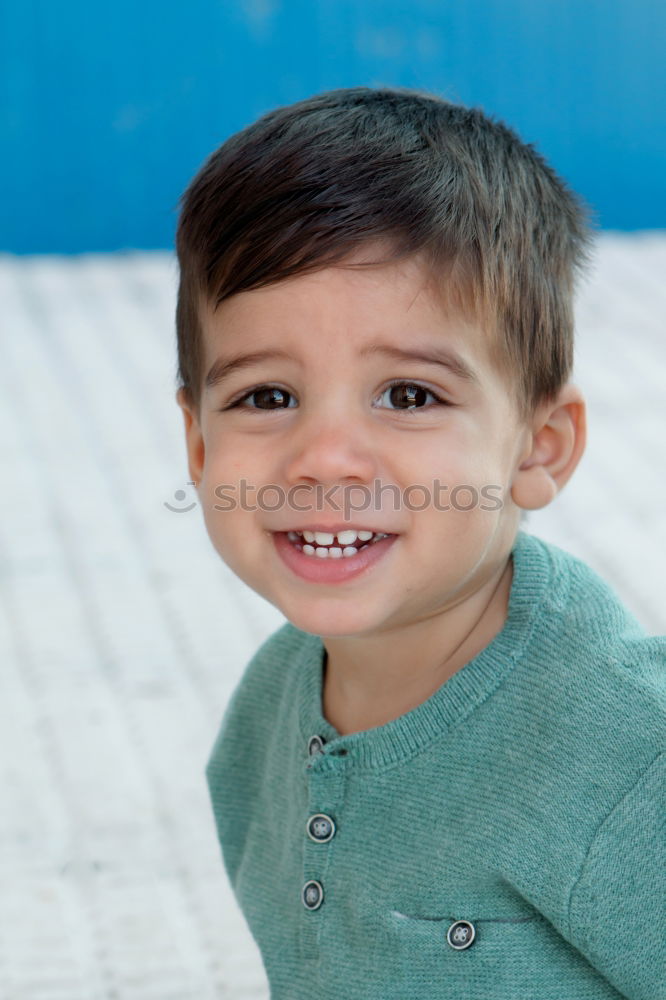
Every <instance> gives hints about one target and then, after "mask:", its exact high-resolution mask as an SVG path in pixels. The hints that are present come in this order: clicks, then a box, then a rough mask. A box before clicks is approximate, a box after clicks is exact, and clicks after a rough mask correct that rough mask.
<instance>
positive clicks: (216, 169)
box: [176, 87, 593, 417]
mask: <svg viewBox="0 0 666 1000" xmlns="http://www.w3.org/2000/svg"><path fill="white" fill-rule="evenodd" d="M180 204H181V213H180V218H179V222H178V228H177V233H176V250H177V254H178V262H179V265H180V286H179V290H178V303H177V309H176V331H177V341H178V381H179V387H180V388H182V389H183V391H184V395H185V398H186V400H187V402H188V403H189V404H190V405H191V406H192V407H194V409H195V410H196V412H197V413H198V412H199V408H200V402H201V391H202V385H201V383H202V380H203V377H204V372H203V371H202V365H203V340H202V336H203V335H202V329H201V322H200V317H199V307H200V303H201V301H202V299H203V301H208V302H209V303H211V304H212V305H213V307H216V306H217V305H218V304H219V303H221V302H222V301H223V300H224V299H226V298H228V297H229V296H231V295H234V294H235V293H237V292H241V291H247V290H249V289H253V288H259V287H261V286H263V285H268V284H271V283H273V282H276V281H280V280H281V279H284V278H287V277H289V276H291V275H295V274H298V273H301V272H303V273H304V272H306V271H313V270H318V269H320V268H323V267H325V266H327V265H331V264H334V263H338V262H340V261H341V260H343V259H344V258H345V257H346V256H348V255H349V254H350V253H351V252H352V251H354V250H356V249H358V248H360V247H362V246H363V245H365V244H369V243H371V242H374V241H375V240H377V239H381V240H387V241H388V243H389V245H390V247H391V248H392V249H391V253H390V255H389V256H388V257H387V258H386V260H396V259H398V258H402V257H405V256H409V255H412V254H416V253H417V252H422V253H424V254H425V255H426V258H427V259H428V261H429V262H430V264H431V267H432V269H433V274H434V275H435V276H436V277H438V278H440V279H441V281H440V287H442V288H446V292H447V297H448V300H449V301H451V302H455V304H456V305H457V306H458V307H460V308H466V309H467V310H468V311H472V312H473V313H474V314H475V316H476V317H477V318H479V319H481V320H482V321H483V322H484V324H485V325H486V326H487V327H488V328H489V329H491V330H492V332H493V334H494V335H493V337H492V339H491V342H490V343H491V350H492V353H493V357H494V359H495V360H496V363H497V364H498V367H499V368H500V370H501V371H502V372H503V373H505V374H506V376H507V381H508V382H509V383H510V384H511V385H512V386H513V387H514V389H515V392H514V394H515V399H516V402H517V404H518V408H519V411H520V415H521V417H527V416H528V415H529V414H530V413H532V412H533V410H534V408H535V407H536V406H537V405H538V404H539V403H540V402H541V401H543V400H550V399H553V398H555V396H556V395H557V393H558V391H559V389H560V388H561V387H562V386H563V385H564V384H565V383H566V381H567V380H568V378H569V377H570V374H571V370H572V367H573V328H574V316H573V297H574V287H575V281H576V278H577V272H579V271H582V270H583V269H584V268H585V265H586V264H587V263H588V260H589V251H590V248H591V246H592V242H593V239H592V230H591V228H590V223H589V220H590V215H591V213H590V210H589V208H588V206H586V205H585V204H584V202H583V201H582V200H581V199H580V198H579V197H578V196H577V195H576V194H575V193H574V192H573V191H571V190H570V189H569V188H568V187H567V185H566V184H565V182H564V181H563V180H562V179H561V178H560V177H558V175H557V174H556V173H555V172H554V171H553V170H552V168H551V167H550V166H549V165H548V164H547V163H546V161H545V160H544V159H543V157H542V156H541V155H540V154H539V153H538V152H537V151H536V150H535V148H534V146H532V145H531V144H526V143H524V142H522V141H521V139H520V138H519V137H518V135H517V134H516V133H515V132H514V131H512V130H511V129H510V128H508V127H507V126H506V125H505V124H503V123H502V122H500V121H497V120H492V119H491V118H490V117H489V116H487V115H486V114H484V112H483V111H481V110H480V109H478V108H467V107H464V106H462V105H459V104H452V103H450V102H448V101H446V100H443V99H442V98H440V97H438V96H435V95H434V94H430V93H425V92H422V91H414V90H408V89H404V88H379V89H373V88H369V87H352V88H347V89H341V90H332V91H328V92H326V93H323V94H318V95H316V96H314V97H310V98H308V99H307V100H303V101H298V102H297V103H295V104H291V105H289V106H287V107H281V108H277V109H276V110H274V111H270V112H269V113H268V114H265V115H263V116H262V117H261V118H259V119H258V120H257V121H256V122H254V123H253V124H252V125H249V126H248V127H247V128H245V129H243V130H242V131H240V132H237V133H236V134H235V135H232V136H231V137H230V138H229V139H227V141H226V142H224V143H223V144H222V145H221V146H220V147H219V149H217V150H216V151H215V152H214V153H213V154H212V155H211V156H210V157H209V158H208V159H207V160H206V162H205V163H204V165H203V166H202V168H201V169H200V171H199V173H198V174H197V175H196V176H195V177H194V179H193V180H192V182H191V184H190V185H189V187H188V188H187V190H186V191H185V192H184V194H183V196H182V198H181V200H180ZM361 266H362V265H361Z"/></svg>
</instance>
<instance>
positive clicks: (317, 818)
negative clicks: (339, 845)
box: [305, 813, 335, 844]
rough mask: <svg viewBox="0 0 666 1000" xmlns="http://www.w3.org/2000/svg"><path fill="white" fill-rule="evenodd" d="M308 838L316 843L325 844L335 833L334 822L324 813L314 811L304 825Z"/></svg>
mask: <svg viewBox="0 0 666 1000" xmlns="http://www.w3.org/2000/svg"><path fill="white" fill-rule="evenodd" d="M305 829H306V831H307V835H308V837H309V838H310V840H314V841H315V843H317V844H325V843H326V842H327V841H328V840H331V838H332V837H333V836H334V835H335V823H334V822H333V820H332V819H331V817H330V816H327V815H326V813H315V814H314V816H310V819H309V820H308V821H307V823H306V825H305Z"/></svg>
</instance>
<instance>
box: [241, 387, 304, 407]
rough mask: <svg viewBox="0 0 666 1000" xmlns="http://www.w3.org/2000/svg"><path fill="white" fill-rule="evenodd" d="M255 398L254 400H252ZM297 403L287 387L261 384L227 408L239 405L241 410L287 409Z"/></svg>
mask: <svg viewBox="0 0 666 1000" xmlns="http://www.w3.org/2000/svg"><path fill="white" fill-rule="evenodd" d="M251 400H253V402H250V401H251ZM292 404H293V405H296V399H295V397H294V396H292V394H291V393H290V392H287V390H286V389H280V388H278V386H276V385H260V386H258V387H257V388H256V389H253V390H252V392H246V393H245V395H244V396H242V397H241V398H240V399H238V400H236V402H235V403H232V404H231V405H230V406H228V407H227V409H230V410H231V409H234V407H237V408H238V409H241V410H286V409H288V408H291V407H292Z"/></svg>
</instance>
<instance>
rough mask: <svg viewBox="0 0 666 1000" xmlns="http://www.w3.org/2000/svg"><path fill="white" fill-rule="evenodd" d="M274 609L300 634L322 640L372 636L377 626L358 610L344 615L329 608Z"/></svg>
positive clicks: (279, 607) (342, 612)
mask: <svg viewBox="0 0 666 1000" xmlns="http://www.w3.org/2000/svg"><path fill="white" fill-rule="evenodd" d="M329 604H330V602H329ZM276 607H278V610H279V611H281V612H282V614H283V615H284V616H285V618H286V619H287V621H289V622H291V624H292V625H294V626H295V627H296V628H297V629H300V631H301V632H309V633H310V635H318V636H320V637H321V638H322V639H343V638H359V637H361V636H363V635H370V634H372V633H373V632H374V631H375V628H376V626H377V623H376V622H372V621H370V620H369V617H368V615H367V613H365V614H363V613H361V614H359V609H358V608H350V609H349V613H346V611H344V610H338V611H337V612H336V611H335V610H334V609H332V608H331V607H330V606H329V607H328V608H322V609H320V610H317V609H314V608H309V609H305V608H298V609H297V608H293V607H291V608H286V607H283V606H280V605H276Z"/></svg>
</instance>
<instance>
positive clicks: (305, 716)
mask: <svg viewBox="0 0 666 1000" xmlns="http://www.w3.org/2000/svg"><path fill="white" fill-rule="evenodd" d="M511 557H512V559H513V578H512V581H511V591H510V594H509V606H508V610H507V618H506V621H505V623H504V626H503V628H502V629H501V631H500V632H498V633H497V635H496V636H494V638H493V639H492V640H491V641H490V643H489V644H488V645H487V646H485V647H484V649H482V650H481V652H480V653H478V654H477V655H476V656H475V657H474V658H473V659H472V660H470V661H469V662H468V663H466V664H465V666H464V667H461V668H460V669H459V670H458V671H456V673H455V674H453V676H451V677H449V678H448V680H446V681H445V682H444V683H443V684H442V685H441V687H439V688H438V689H437V690H436V691H435V692H434V694H432V695H431V696H430V697H429V698H428V699H427V700H426V701H424V702H422V703H421V704H420V705H418V706H417V707H416V708H413V709H411V710H410V711H409V712H406V713H405V714H404V715H401V716H399V717H398V718H397V719H392V720H391V721H390V722H387V723H385V724H384V725H382V726H377V727H375V728H372V729H366V730H362V731H360V732H356V733H349V734H347V735H344V736H341V735H340V734H339V733H338V731H337V730H336V729H335V728H334V727H333V726H332V725H331V724H330V723H329V722H328V720H327V719H326V718H324V715H323V710H322V694H323V690H322V689H323V664H324V652H325V650H324V644H323V642H322V639H321V637H320V636H316V635H311V634H309V633H304V635H305V636H306V641H305V642H304V643H303V648H302V653H301V662H300V663H299V664H298V667H297V673H298V676H299V677H300V678H301V679H302V683H301V685H300V687H299V720H300V728H301V736H302V738H303V745H304V746H307V743H308V741H309V740H310V738H311V737H312V736H320V737H321V738H322V739H323V740H324V741H325V746H324V756H331V757H336V758H337V757H338V756H340V757H341V758H342V759H341V760H340V761H339V762H336V767H339V766H340V765H341V764H342V763H343V761H344V762H345V766H353V767H355V768H358V767H360V768H362V769H367V768H381V767H385V766H390V765H392V764H395V763H397V762H399V761H401V760H406V759H408V758H409V757H412V756H414V755H415V754H417V753H419V752H421V751H422V750H423V749H425V748H426V747H427V746H428V745H429V744H430V743H432V742H433V741H434V740H436V739H437V738H438V737H440V736H442V735H443V734H444V733H445V732H446V731H447V730H450V729H452V728H453V727H454V726H455V725H457V724H458V723H459V722H461V721H462V720H463V719H464V718H465V717H466V716H467V715H469V713H470V712H472V711H473V710H474V709H475V708H476V707H477V706H478V705H480V704H481V703H482V702H483V701H485V700H486V699H487V698H489V697H490V696H491V695H492V694H493V692H494V691H495V690H496V688H498V687H499V685H500V684H502V683H503V681H504V680H505V679H506V677H507V676H508V674H509V673H510V671H511V670H512V668H513V667H514V666H515V664H516V663H517V662H518V661H519V660H520V659H521V657H522V656H523V653H524V651H525V649H526V647H527V646H528V644H529V641H530V638H531V636H532V632H533V630H534V625H535V622H536V620H537V618H538V617H539V613H540V609H541V605H542V603H543V600H544V597H545V596H546V595H547V594H548V593H549V590H550V584H551V582H552V579H553V577H554V575H555V574H554V567H553V558H552V554H551V552H550V549H549V546H548V544H547V543H546V542H544V541H543V540H542V539H540V538H537V537H536V536H535V535H530V534H527V533H526V532H524V531H518V532H517V535H516V539H515V541H514V545H513V549H512V550H511ZM330 763H332V761H331V762H330Z"/></svg>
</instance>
